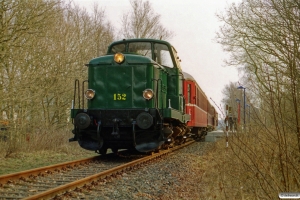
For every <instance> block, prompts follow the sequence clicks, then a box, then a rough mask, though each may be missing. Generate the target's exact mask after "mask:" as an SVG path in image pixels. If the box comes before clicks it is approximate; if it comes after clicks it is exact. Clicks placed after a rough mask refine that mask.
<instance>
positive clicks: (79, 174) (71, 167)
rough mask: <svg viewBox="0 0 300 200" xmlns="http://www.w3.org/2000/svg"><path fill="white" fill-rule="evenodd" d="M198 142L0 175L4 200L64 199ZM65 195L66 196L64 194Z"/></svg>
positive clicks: (0, 190)
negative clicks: (139, 154)
mask: <svg viewBox="0 0 300 200" xmlns="http://www.w3.org/2000/svg"><path fill="white" fill-rule="evenodd" d="M193 142H194V141H189V142H186V143H185V144H183V145H180V146H177V147H174V148H171V149H168V150H163V151H160V152H158V153H155V154H152V155H144V156H142V157H141V156H139V157H138V158H137V157H134V156H129V157H128V156H118V159H115V158H116V156H115V158H112V156H113V155H107V157H103V156H96V157H92V158H88V159H83V160H77V161H74V162H67V163H62V164H57V165H52V166H48V167H42V168H38V169H33V170H27V171H24V172H19V173H14V174H9V175H3V176H0V184H1V187H0V199H27V200H29V199H53V198H54V199H61V198H62V197H63V196H72V192H74V191H75V192H76V191H81V190H82V189H89V188H90V187H92V186H93V185H97V184H98V182H101V181H103V180H104V181H105V180H106V179H111V178H114V177H117V176H119V175H122V173H124V172H127V171H130V170H134V169H135V168H137V167H140V166H142V165H143V164H147V163H149V162H152V161H154V160H156V159H158V158H161V157H162V156H165V155H167V154H168V153H170V152H173V151H175V150H177V149H180V148H182V147H184V146H187V145H189V144H191V143H193ZM61 195H62V197H61Z"/></svg>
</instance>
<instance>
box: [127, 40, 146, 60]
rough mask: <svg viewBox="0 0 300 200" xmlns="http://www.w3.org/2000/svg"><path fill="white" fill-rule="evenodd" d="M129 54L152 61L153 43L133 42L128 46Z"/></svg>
mask: <svg viewBox="0 0 300 200" xmlns="http://www.w3.org/2000/svg"><path fill="white" fill-rule="evenodd" d="M128 52H129V53H136V54H140V55H143V56H147V57H149V58H151V59H152V51H151V43H149V42H132V43H129V44H128Z"/></svg>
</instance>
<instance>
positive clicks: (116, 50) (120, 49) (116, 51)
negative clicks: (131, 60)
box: [111, 44, 125, 53]
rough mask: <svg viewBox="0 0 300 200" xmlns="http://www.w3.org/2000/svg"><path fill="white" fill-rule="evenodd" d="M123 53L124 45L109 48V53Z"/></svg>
mask: <svg viewBox="0 0 300 200" xmlns="http://www.w3.org/2000/svg"><path fill="white" fill-rule="evenodd" d="M124 51H125V44H117V45H115V46H113V47H112V48H111V53H118V52H124Z"/></svg>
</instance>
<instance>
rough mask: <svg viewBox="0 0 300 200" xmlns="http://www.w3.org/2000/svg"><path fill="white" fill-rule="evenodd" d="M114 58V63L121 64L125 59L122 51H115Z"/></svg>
mask: <svg viewBox="0 0 300 200" xmlns="http://www.w3.org/2000/svg"><path fill="white" fill-rule="evenodd" d="M114 60H115V62H116V63H119V64H121V63H122V62H123V61H124V60H125V57H124V55H123V54H122V53H116V54H115V55H114Z"/></svg>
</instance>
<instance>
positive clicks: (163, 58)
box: [154, 44, 174, 68]
mask: <svg viewBox="0 0 300 200" xmlns="http://www.w3.org/2000/svg"><path fill="white" fill-rule="evenodd" d="M154 60H155V61H156V62H157V63H159V64H161V65H163V66H167V67H171V68H173V67H174V64H173V61H172V57H171V54H170V51H169V49H168V46H167V45H164V44H155V46H154Z"/></svg>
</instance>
